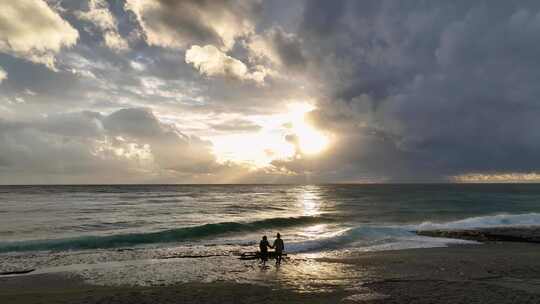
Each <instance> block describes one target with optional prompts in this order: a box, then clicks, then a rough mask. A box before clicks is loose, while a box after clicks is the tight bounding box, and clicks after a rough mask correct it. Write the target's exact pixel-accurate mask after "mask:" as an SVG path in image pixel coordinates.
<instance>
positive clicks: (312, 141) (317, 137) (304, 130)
mask: <svg viewBox="0 0 540 304" xmlns="http://www.w3.org/2000/svg"><path fill="white" fill-rule="evenodd" d="M289 109H290V115H291V124H292V128H291V129H292V131H293V133H294V135H295V136H296V137H297V139H298V147H299V149H300V151H301V152H302V153H305V154H308V155H313V154H318V153H320V152H322V151H323V150H324V149H326V147H327V146H328V143H329V140H328V138H327V137H326V136H325V135H324V134H322V133H321V132H320V131H318V130H316V129H315V128H314V127H313V126H311V125H310V124H308V123H307V122H306V119H305V116H306V114H307V113H308V112H310V111H313V110H314V109H315V107H313V106H312V105H310V104H306V103H299V104H291V105H289Z"/></svg>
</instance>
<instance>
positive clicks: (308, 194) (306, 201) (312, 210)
mask: <svg viewBox="0 0 540 304" xmlns="http://www.w3.org/2000/svg"><path fill="white" fill-rule="evenodd" d="M319 192H320V189H319V188H318V187H316V186H305V187H303V188H302V191H301V192H300V194H299V196H298V202H299V205H300V207H301V208H302V213H303V215H304V216H315V215H319V214H321V210H320V208H321V197H320V195H319Z"/></svg>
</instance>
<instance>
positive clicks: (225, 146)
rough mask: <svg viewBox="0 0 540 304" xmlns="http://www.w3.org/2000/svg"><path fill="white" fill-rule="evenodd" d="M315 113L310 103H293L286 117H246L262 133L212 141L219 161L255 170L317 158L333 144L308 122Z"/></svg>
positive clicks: (238, 134)
mask: <svg viewBox="0 0 540 304" xmlns="http://www.w3.org/2000/svg"><path fill="white" fill-rule="evenodd" d="M314 109H315V107H314V106H313V105H311V104H309V103H290V104H289V105H288V106H287V108H286V111H284V112H282V113H273V114H270V115H257V116H246V117H244V119H246V120H249V121H251V122H252V123H254V124H256V125H258V126H260V130H257V131H254V132H241V133H240V132H238V133H226V134H217V135H214V136H209V137H208V139H209V140H210V141H212V143H213V147H214V153H215V154H216V156H217V158H218V161H220V162H227V161H232V162H236V163H242V164H245V165H248V166H250V167H252V168H261V167H265V166H268V165H270V164H271V163H272V161H274V160H284V159H291V158H293V157H301V156H302V155H305V156H315V155H317V154H319V153H322V152H323V151H324V150H325V149H326V148H327V147H328V146H329V144H330V140H329V138H328V137H327V135H326V134H324V133H323V132H321V131H319V130H317V129H316V128H315V127H313V126H312V125H311V124H309V122H308V121H306V115H307V114H308V113H309V112H310V111H313V110H314Z"/></svg>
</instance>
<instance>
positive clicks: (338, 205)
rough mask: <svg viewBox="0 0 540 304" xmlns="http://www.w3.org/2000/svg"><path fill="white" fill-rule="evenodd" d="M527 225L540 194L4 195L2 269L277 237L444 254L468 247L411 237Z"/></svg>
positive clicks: (260, 190)
mask: <svg viewBox="0 0 540 304" xmlns="http://www.w3.org/2000/svg"><path fill="white" fill-rule="evenodd" d="M520 225H527V226H534V225H540V185H536V184H425V185H419V184H416V185H413V184H404V185H388V184H386V185H383V184H380V185H373V184H368V185H101V186H95V185H92V186H90V185H89V186H0V260H3V263H0V268H2V269H4V270H5V269H11V268H13V267H16V268H21V267H23V268H24V267H70V265H77V264H83V265H84V264H96V263H98V262H114V263H131V262H132V261H141V260H145V261H147V260H152V259H156V258H158V259H160V258H169V257H181V256H216V255H217V256H220V255H222V256H231V255H232V254H238V253H240V252H245V251H255V250H257V244H258V241H259V240H260V238H261V236H263V235H267V236H268V238H269V239H270V241H272V239H273V238H274V236H275V234H276V233H277V232H280V233H281V235H282V237H283V239H284V240H285V249H286V251H287V252H288V253H298V254H312V253H321V252H322V253H324V252H338V253H339V252H351V251H352V252H354V251H377V250H396V249H405V248H423V247H441V246H447V245H449V244H454V243H469V242H467V241H461V240H451V239H444V238H431V237H423V236H418V235H416V234H415V233H414V231H415V230H418V229H421V230H429V229H461V228H482V227H497V226H520ZM28 261H30V262H28ZM227 261H228V258H225V259H223V260H214V262H213V263H214V264H212V263H210V264H209V265H206V266H204V265H203V266H201V265H199V266H197V267H196V268H194V269H193V271H194V273H198V275H201V276H203V277H205V276H207V275H208V273H206V272H204V271H202V272H201V271H200V269H201V267H210V268H212V267H214V268H215V265H216V264H215V263H222V265H221V266H219V267H220V269H226V268H227V266H228V262H227ZM178 263H179V264H177V266H178V265H180V264H182V263H184V264H185V265H184V264H182V265H184V266H182V267H184V268H183V271H185V272H186V273H187V272H188V270H187V269H189V267H191V266H192V265H193V264H190V263H187V262H178ZM149 264H152V263H149ZM149 264H145V266H144V267H150V266H148V265H149ZM14 265H15V266H14ZM36 265H37V266H36ZM212 265H214V266H212ZM229 266H230V265H229ZM152 267H153V266H152ZM122 269H125V267H123V266H122ZM156 272H158V271H156ZM159 275H163V273H162V272H159Z"/></svg>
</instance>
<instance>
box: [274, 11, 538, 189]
mask: <svg viewBox="0 0 540 304" xmlns="http://www.w3.org/2000/svg"><path fill="white" fill-rule="evenodd" d="M539 33H540V4H538V2H534V1H519V2H510V1H413V2H409V1H342V2H340V3H339V4H335V3H334V2H330V1H308V2H307V7H306V9H305V13H304V19H303V21H302V23H301V27H300V30H299V35H300V36H302V37H303V39H304V41H305V45H304V47H305V48H306V49H309V50H310V52H309V54H310V58H309V59H310V60H311V61H312V62H315V63H316V65H317V70H314V71H312V72H313V73H315V74H316V75H317V77H318V80H319V81H320V83H323V84H324V86H325V89H324V97H322V100H321V103H320V108H319V110H318V111H317V112H315V113H312V114H313V115H312V119H313V121H314V122H315V123H317V124H318V125H319V126H320V127H321V128H328V129H330V130H334V131H335V132H336V133H337V134H340V138H339V144H338V145H336V146H335V147H334V148H333V151H332V153H328V154H326V157H324V158H323V159H321V158H319V159H317V160H312V161H309V160H307V161H301V162H299V161H295V162H289V163H285V164H283V165H286V166H288V167H290V168H294V169H295V170H302V169H304V168H306V169H307V168H312V169H313V170H318V171H320V173H324V172H326V173H329V172H331V171H332V168H333V169H334V170H336V173H337V175H338V176H340V177H344V178H347V177H348V178H350V179H351V180H356V179H357V178H359V177H361V176H362V175H363V176H365V177H367V178H372V177H376V176H380V177H382V178H389V179H391V180H397V181H408V180H433V179H436V180H444V179H446V178H448V177H449V176H453V175H460V174H466V173H470V172H479V173H492V174H493V173H501V172H530V171H537V170H538V169H539V167H540V160H539V158H538V155H539V152H540V149H539V148H540V141H539V137H540V132H539V131H538V130H539V124H540V123H539V120H538V117H539V115H540V102H539V100H538V98H539V96H540V95H539V93H540V86H539V85H538V82H537V79H538V76H539V73H540V69H538V61H537V59H536V57H537V54H538V53H539V51H540V43H539V41H538V39H537V37H538V34H539Z"/></svg>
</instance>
